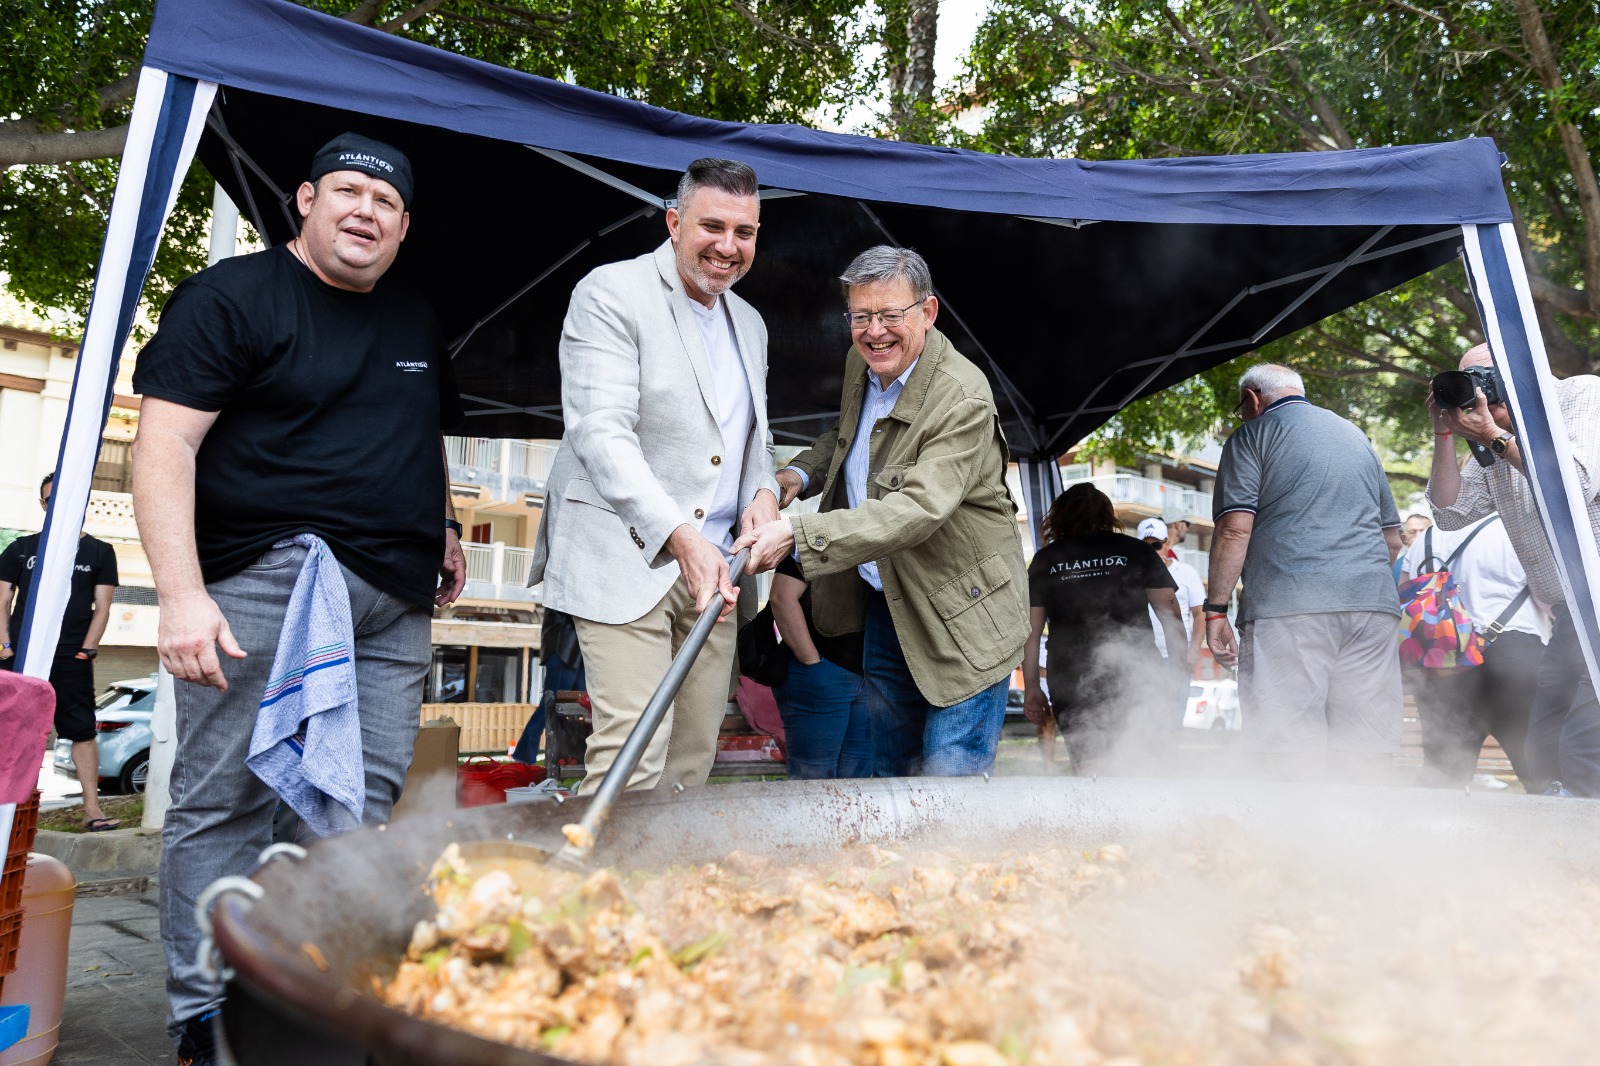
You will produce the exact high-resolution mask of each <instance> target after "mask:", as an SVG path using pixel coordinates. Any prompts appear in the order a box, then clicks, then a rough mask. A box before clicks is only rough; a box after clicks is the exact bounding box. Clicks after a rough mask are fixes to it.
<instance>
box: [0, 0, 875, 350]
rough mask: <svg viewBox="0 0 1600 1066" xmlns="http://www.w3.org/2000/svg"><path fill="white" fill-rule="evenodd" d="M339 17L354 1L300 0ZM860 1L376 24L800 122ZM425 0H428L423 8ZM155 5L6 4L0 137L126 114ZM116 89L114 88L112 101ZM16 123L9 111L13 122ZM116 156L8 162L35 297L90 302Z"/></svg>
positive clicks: (837, 81) (16, 236)
mask: <svg viewBox="0 0 1600 1066" xmlns="http://www.w3.org/2000/svg"><path fill="white" fill-rule="evenodd" d="M301 2H303V3H304V5H305V6H307V7H311V8H314V9H317V10H321V11H324V12H327V13H329V14H334V15H340V16H343V15H345V14H347V13H349V12H351V11H352V10H355V9H357V8H358V6H360V5H358V0H301ZM864 2H865V0H766V2H757V0H694V2H691V3H687V4H685V3H681V2H668V0H442V2H440V3H438V4H436V5H433V6H432V7H431V10H429V11H428V12H427V13H425V14H423V15H420V16H418V17H417V18H416V19H415V20H414V21H412V22H411V23H410V24H407V25H399V24H393V23H387V22H386V21H385V20H386V19H389V20H393V19H398V18H399V17H400V16H401V15H402V14H404V13H406V12H408V11H409V10H411V9H413V8H414V7H415V6H419V5H416V4H415V0H388V2H385V3H383V4H381V5H379V10H378V12H377V14H376V16H375V17H374V18H373V21H372V24H373V25H374V26H377V27H379V28H382V29H386V30H388V31H390V32H393V33H396V34H398V35H399V36H403V37H407V38H410V39H412V40H416V41H420V42H422V43H425V44H428V45H432V46H434V47H438V48H442V49H446V50H448V51H451V52H455V53H458V54H461V55H466V56H471V57H474V58H477V59H483V60H486V61H488V62H491V63H496V64H499V65H501V66H506V67H512V68H514V69H517V70H521V71H525V72H528V73H532V74H539V75H543V76H545V77H550V78H557V79H560V80H562V81H567V82H571V83H575V84H578V85H583V86H586V87H588V88H592V89H598V90H602V91H605V92H609V93H613V94H616V95H619V96H624V97H629V98H631V99H636V100H642V101H645V102H648V103H652V104H656V105H659V106H661V107H667V108H672V109H674V110H679V111H686V112H689V113H692V114H697V115H704V116H707V117H710V118H719V119H733V120H743V121H759V122H804V121H807V120H808V119H810V118H811V117H812V116H814V115H816V114H817V113H818V112H819V111H825V110H826V109H827V107H828V106H829V105H830V103H835V102H837V101H841V100H844V99H846V98H848V97H850V96H851V95H852V94H853V93H854V92H855V90H856V87H857V81H858V79H860V78H861V77H863V76H864V72H862V71H860V70H858V69H857V65H856V61H855V57H856V53H857V50H858V47H859V45H860V43H861V35H862V34H863V33H865V32H866V30H865V29H864V27H863V26H862V25H861V24H860V22H859V20H858V18H857V14H858V11H859V9H860V8H861V7H862V6H863V4H864ZM420 6H427V5H420ZM152 8H153V0H61V2H59V3H53V4H48V5H46V4H41V3H39V2H38V0H0V40H4V41H5V42H6V46H7V47H6V53H5V54H6V62H5V63H4V64H0V137H3V136H4V135H6V134H7V133H12V132H38V133H55V132H59V131H62V130H94V129H100V128H110V127H116V126H119V125H122V124H124V123H126V122H127V120H128V116H129V114H130V113H131V110H132V99H131V94H128V93H124V94H122V95H121V96H120V97H117V96H116V94H114V93H112V94H108V93H107V92H106V89H107V87H108V86H114V85H117V84H118V82H119V79H123V78H125V77H126V76H128V75H131V74H133V73H135V72H136V71H137V69H138V64H139V60H140V57H141V56H142V54H143V52H144V41H145V37H146V36H147V34H148V32H149V24H150V16H151V11H152ZM107 96H111V97H115V98H113V99H110V100H109V101H108V100H107V99H106V97H107ZM6 118H10V121H5V119H6ZM116 171H117V161H116V160H115V159H95V160H91V161H88V162H79V163H71V162H62V163H55V164H51V165H36V166H21V167H13V168H11V169H10V170H6V171H4V172H0V272H4V273H6V274H8V275H9V277H10V288H11V290H12V291H13V292H14V293H15V294H16V295H17V296H18V297H20V298H21V299H22V300H23V301H24V302H25V303H27V304H29V305H31V306H33V307H35V308H53V309H60V310H62V311H65V312H66V313H67V315H68V316H69V317H70V318H71V319H72V320H73V321H74V322H81V320H82V317H83V315H84V314H85V313H86V312H87V309H88V301H89V294H90V291H91V289H92V286H93V279H94V271H95V267H96V265H97V262H98V259H99V254H100V247H101V243H102V241H103V239H104V234H105V228H106V221H107V218H108V215H109V212H110V205H111V195H112V190H113V187H114V185H115V181H116ZM210 189H211V183H210V179H209V177H208V176H207V175H206V174H205V172H204V170H203V169H202V168H200V167H199V166H198V165H197V166H196V167H195V168H194V169H193V170H192V171H191V172H190V174H189V175H188V177H187V179H186V181H185V182H184V185H183V188H182V191H181V193H180V196H179V200H178V204H177V207H176V209H175V210H174V213H173V217H172V219H171V221H170V222H169V223H168V224H167V229H166V232H165V235H164V241H163V244H162V246H161V248H160V250H159V251H158V253H157V256H156V262H155V267H154V269H153V270H152V272H151V276H150V281H149V284H148V285H147V288H146V292H145V295H146V297H147V299H148V300H149V302H150V303H151V304H152V305H153V307H154V308H156V309H159V307H160V306H161V304H162V303H163V302H164V301H165V298H166V295H167V294H168V293H169V292H170V291H171V290H172V287H173V286H174V285H175V284H176V283H177V282H178V281H180V280H182V279H183V278H184V277H187V276H188V275H189V274H191V273H193V272H194V271H195V270H197V269H199V268H200V267H201V266H203V265H204V262H205V234H206V227H207V225H208V222H209V211H210V197H211V193H210Z"/></svg>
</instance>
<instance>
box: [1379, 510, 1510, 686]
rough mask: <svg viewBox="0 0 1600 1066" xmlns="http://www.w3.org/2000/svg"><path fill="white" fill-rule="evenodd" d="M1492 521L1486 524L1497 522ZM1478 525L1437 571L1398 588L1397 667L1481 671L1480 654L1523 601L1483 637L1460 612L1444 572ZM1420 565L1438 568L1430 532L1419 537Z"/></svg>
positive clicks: (1480, 528) (1453, 583)
mask: <svg viewBox="0 0 1600 1066" xmlns="http://www.w3.org/2000/svg"><path fill="white" fill-rule="evenodd" d="M1498 520H1499V519H1498V517H1496V518H1493V519H1491V521H1498ZM1487 525H1489V523H1488V522H1484V523H1483V524H1482V525H1480V526H1478V528H1477V529H1474V530H1473V531H1472V532H1471V533H1470V534H1468V535H1467V539H1466V540H1464V541H1462V542H1461V544H1460V545H1459V546H1458V547H1457V548H1456V550H1455V551H1453V552H1451V553H1450V558H1448V559H1446V560H1445V561H1444V562H1443V563H1440V564H1439V567H1438V569H1437V570H1433V571H1424V572H1423V573H1420V574H1418V575H1417V576H1416V577H1414V578H1411V579H1410V580H1408V581H1402V582H1401V583H1400V665H1401V666H1418V667H1421V668H1423V669H1425V670H1464V669H1467V668H1469V667H1473V666H1482V665H1483V652H1484V649H1485V648H1487V647H1488V646H1489V644H1490V643H1491V642H1492V641H1493V640H1494V638H1495V637H1496V636H1499V635H1500V631H1501V630H1502V629H1503V628H1504V626H1505V623H1506V622H1507V621H1509V620H1510V618H1511V616H1512V615H1514V614H1516V613H1517V610H1518V609H1519V608H1521V606H1522V605H1523V603H1525V602H1526V601H1527V599H1528V590H1527V589H1523V590H1522V592H1521V594H1520V595H1518V596H1517V597H1516V598H1515V599H1514V600H1512V602H1511V604H1510V606H1509V607H1507V609H1506V610H1505V612H1504V613H1503V614H1501V616H1500V617H1499V618H1497V619H1495V621H1494V623H1493V624H1492V625H1491V626H1490V627H1489V629H1490V633H1491V635H1490V636H1488V637H1485V636H1484V635H1483V634H1482V633H1480V632H1478V631H1477V630H1476V629H1474V628H1473V625H1472V616H1471V615H1469V614H1467V612H1466V610H1465V609H1464V608H1463V607H1462V606H1461V599H1460V593H1459V592H1458V590H1457V589H1456V581H1455V578H1454V577H1452V576H1451V574H1450V567H1451V566H1452V565H1453V564H1454V563H1455V561H1456V560H1457V559H1459V558H1460V557H1461V553H1462V552H1464V551H1466V550H1467V545H1468V544H1471V543H1472V538H1473V537H1476V536H1477V535H1478V534H1479V533H1481V532H1483V529H1484V527H1485V526H1487ZM1424 536H1425V537H1426V539H1425V540H1424V541H1423V560H1422V565H1423V566H1424V567H1426V566H1428V565H1429V564H1430V563H1435V562H1438V560H1437V559H1436V558H1435V557H1434V554H1433V529H1432V527H1429V529H1428V530H1427V532H1426V533H1425V534H1424Z"/></svg>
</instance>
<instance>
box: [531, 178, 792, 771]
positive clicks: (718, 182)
mask: <svg viewBox="0 0 1600 1066" xmlns="http://www.w3.org/2000/svg"><path fill="white" fill-rule="evenodd" d="M757 191H758V186H757V182H756V175H755V171H753V170H751V169H750V167H748V166H746V165H745V164H743V163H738V162H734V161H732V160H725V159H699V160H696V161H695V162H694V163H691V164H690V165H689V169H688V171H687V172H686V173H685V174H684V176H683V179H682V181H681V182H680V183H679V185H678V195H677V199H676V201H675V205H674V206H673V207H669V208H668V209H667V213H666V215H667V231H668V233H669V235H670V239H669V240H668V241H667V242H666V243H664V244H662V245H661V246H660V247H659V248H657V249H656V250H655V251H654V252H651V253H649V254H648V255H642V256H639V257H638V258H637V259H631V260H628V261H626V262H621V263H610V264H607V265H606V266H603V267H599V268H598V269H596V270H594V271H593V272H591V273H590V274H589V275H588V276H587V277H585V278H584V279H583V280H582V281H581V282H579V283H578V286H577V287H576V288H575V289H574V290H573V293H572V302H571V304H570V305H569V306H568V308H567V318H566V322H565V324H564V325H563V327H562V331H561V404H562V411H563V417H564V419H565V422H566V434H565V436H564V437H563V439H562V442H561V447H560V449H559V450H558V452H557V453H556V458H555V461H554V463H553V465H552V467H551V471H550V478H549V481H548V487H547V489H546V493H545V511H544V522H543V525H542V526H541V527H540V530H539V538H538V542H537V544H536V545H535V550H534V559H533V568H532V572H531V574H530V576H529V584H536V583H538V582H540V581H543V582H544V603H545V605H546V606H547V607H551V608H554V609H556V610H560V611H565V612H566V613H568V614H570V615H572V616H573V617H574V619H575V620H576V622H577V629H578V644H579V647H580V648H581V649H582V651H583V661H584V667H585V669H586V671H587V673H588V682H589V698H590V700H591V701H592V703H593V706H594V733H593V734H592V735H591V736H590V738H589V746H588V750H587V752H586V754H585V764H586V769H587V776H586V777H585V778H584V783H583V791H585V792H590V791H593V790H594V789H595V788H596V787H598V785H599V782H600V780H601V778H603V777H604V776H605V773H606V771H607V770H608V769H609V768H610V767H611V764H612V762H613V761H614V760H615V759H616V755H617V752H618V750H619V749H620V748H621V747H622V742H623V740H625V739H626V738H627V735H628V733H629V731H630V730H631V729H632V728H633V726H634V724H635V723H636V722H637V721H638V719H639V716H640V714H641V713H642V712H643V710H644V707H645V704H646V703H647V702H649V699H650V696H651V694H652V693H653V692H654V690H655V688H656V685H657V684H658V683H659V682H660V680H661V678H662V677H663V676H664V675H665V674H666V672H667V667H668V665H669V663H670V662H671V660H672V656H673V654H674V653H675V652H676V651H677V649H678V648H679V647H680V646H681V645H682V643H683V640H684V638H685V637H686V636H688V633H689V630H690V629H691V628H692V627H693V625H694V622H695V620H696V619H697V618H698V617H699V616H700V612H701V610H703V609H704V607H705V605H706V604H707V603H709V602H710V601H711V600H712V598H713V597H719V596H720V597H721V598H722V601H723V619H722V621H721V622H720V623H719V624H718V625H717V626H716V628H715V629H714V630H712V635H711V638H710V639H709V640H708V641H707V642H706V645H705V647H704V648H703V649H702V650H701V652H700V655H699V657H698V659H696V661H695V665H694V668H693V669H692V670H691V671H690V673H689V676H688V679H687V680H686V681H685V682H684V684H683V688H682V689H680V690H679V692H678V697H677V699H676V700H675V701H674V703H673V706H672V708H671V709H670V710H669V711H668V713H667V717H666V719H665V721H664V722H663V723H662V725H661V728H660V730H659V731H658V732H657V733H656V736H655V738H654V739H653V740H652V742H651V743H650V746H649V747H648V748H647V749H646V751H645V755H644V758H643V759H642V760H640V763H639V766H638V768H637V769H636V770H634V772H633V775H632V776H631V777H630V779H629V781H628V787H629V788H654V787H655V786H657V785H660V784H669V785H670V784H680V783H681V784H685V785H700V784H704V783H705V781H706V778H707V777H708V776H709V775H710V773H711V764H712V762H713V760H714V759H715V757H716V741H717V731H718V729H719V728H720V726H721V724H722V718H723V714H724V712H725V709H726V707H727V700H728V682H729V679H730V677H731V676H732V670H733V655H734V622H733V621H732V620H731V619H730V618H728V613H729V612H730V611H731V610H732V609H733V607H734V605H735V604H736V603H737V601H738V590H737V589H735V588H734V587H733V586H732V585H731V584H729V581H728V549H729V547H730V546H731V545H732V543H733V539H734V537H736V536H738V535H739V533H741V532H743V531H744V530H748V529H753V528H755V527H756V526H757V525H760V524H762V523H765V522H769V521H772V520H775V519H776V518H777V517H778V500H777V495H776V491H777V483H776V482H775V481H774V479H773V474H772V465H773V464H772V435H771V432H770V431H769V429H768V427H767V394H766V380H767V329H766V326H765V324H764V323H763V322H762V321H761V316H760V314H758V313H757V312H756V310H755V309H754V308H752V307H751V306H750V305H749V304H747V303H745V302H744V301H743V300H741V299H739V297H737V296H735V295H734V294H733V293H732V292H730V291H729V288H730V287H731V286H732V285H733V284H734V282H736V281H738V280H739V279H740V278H741V277H743V276H744V275H745V273H746V272H747V271H748V270H749V269H750V264H751V262H752V261H753V260H754V258H755V250H756V230H757V229H758V227H759V226H760V201H759V200H758V199H757ZM680 578H681V580H680Z"/></svg>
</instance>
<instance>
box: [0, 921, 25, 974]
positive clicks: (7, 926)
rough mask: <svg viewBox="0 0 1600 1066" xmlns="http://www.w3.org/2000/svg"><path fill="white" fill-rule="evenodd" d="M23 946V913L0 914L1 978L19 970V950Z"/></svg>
mask: <svg viewBox="0 0 1600 1066" xmlns="http://www.w3.org/2000/svg"><path fill="white" fill-rule="evenodd" d="M21 946H22V911H20V910H15V911H8V912H6V913H5V914H0V977H3V976H5V975H6V974H8V973H10V972H12V971H13V970H15V969H16V968H17V949H18V948H20V947H21Z"/></svg>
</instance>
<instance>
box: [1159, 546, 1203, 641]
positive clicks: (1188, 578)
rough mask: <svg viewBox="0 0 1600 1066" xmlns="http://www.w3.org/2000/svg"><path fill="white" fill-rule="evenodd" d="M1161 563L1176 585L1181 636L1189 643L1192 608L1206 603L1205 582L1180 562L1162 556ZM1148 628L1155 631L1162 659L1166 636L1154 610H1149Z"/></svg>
mask: <svg viewBox="0 0 1600 1066" xmlns="http://www.w3.org/2000/svg"><path fill="white" fill-rule="evenodd" d="M1161 558H1162V561H1163V562H1165V563H1166V564H1167V573H1169V574H1171V575H1172V580H1174V581H1176V582H1177V583H1178V590H1177V592H1176V595H1177V597H1178V613H1179V614H1180V615H1182V616H1183V635H1184V636H1185V637H1186V638H1188V639H1189V640H1190V641H1193V640H1194V608H1196V607H1199V606H1202V605H1203V604H1204V603H1205V602H1206V586H1205V582H1203V581H1201V580H1200V571H1198V570H1196V569H1195V568H1194V567H1192V566H1190V565H1189V564H1188V563H1186V562H1183V561H1181V560H1168V559H1167V557H1166V556H1164V555H1163V556H1162V557H1161ZM1150 626H1151V628H1152V629H1154V630H1155V631H1156V647H1158V648H1160V649H1161V655H1162V658H1165V657H1166V654H1167V634H1166V633H1165V632H1164V631H1163V630H1162V628H1161V621H1160V619H1158V618H1157V617H1156V609H1155V608H1154V607H1151V608H1150Z"/></svg>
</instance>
